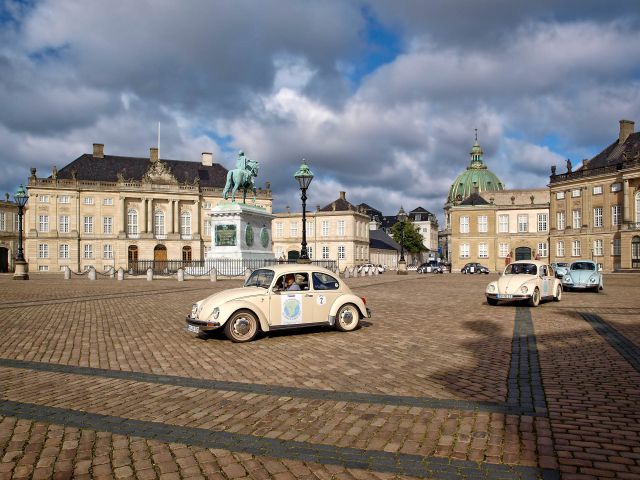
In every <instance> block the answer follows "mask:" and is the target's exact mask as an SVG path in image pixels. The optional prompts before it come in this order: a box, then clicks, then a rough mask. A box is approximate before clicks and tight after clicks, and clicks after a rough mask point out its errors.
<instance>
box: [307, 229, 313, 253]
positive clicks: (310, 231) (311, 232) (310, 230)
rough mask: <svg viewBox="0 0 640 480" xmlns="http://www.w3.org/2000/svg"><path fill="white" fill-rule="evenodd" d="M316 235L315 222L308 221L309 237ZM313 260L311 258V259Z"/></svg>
mask: <svg viewBox="0 0 640 480" xmlns="http://www.w3.org/2000/svg"><path fill="white" fill-rule="evenodd" d="M313 235H314V231H313V221H312V220H307V236H313ZM309 258H311V257H309Z"/></svg>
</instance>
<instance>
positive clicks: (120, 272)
mask: <svg viewBox="0 0 640 480" xmlns="http://www.w3.org/2000/svg"><path fill="white" fill-rule="evenodd" d="M116 278H117V279H118V280H124V268H122V267H120V268H119V269H118V274H117V276H116Z"/></svg>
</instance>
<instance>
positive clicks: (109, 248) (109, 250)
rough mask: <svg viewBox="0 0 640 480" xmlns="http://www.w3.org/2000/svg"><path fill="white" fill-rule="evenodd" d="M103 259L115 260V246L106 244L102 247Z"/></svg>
mask: <svg viewBox="0 0 640 480" xmlns="http://www.w3.org/2000/svg"><path fill="white" fill-rule="evenodd" d="M102 258H103V259H104V260H113V245H111V244H110V243H106V244H104V245H103V246H102Z"/></svg>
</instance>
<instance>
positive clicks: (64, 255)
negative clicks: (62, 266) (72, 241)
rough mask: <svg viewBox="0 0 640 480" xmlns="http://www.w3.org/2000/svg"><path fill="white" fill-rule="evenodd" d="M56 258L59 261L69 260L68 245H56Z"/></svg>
mask: <svg viewBox="0 0 640 480" xmlns="http://www.w3.org/2000/svg"><path fill="white" fill-rule="evenodd" d="M58 258H59V259H60V260H68V259H69V244H67V243H61V244H60V245H58Z"/></svg>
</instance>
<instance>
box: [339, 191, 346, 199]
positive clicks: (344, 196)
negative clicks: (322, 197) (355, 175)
mask: <svg viewBox="0 0 640 480" xmlns="http://www.w3.org/2000/svg"><path fill="white" fill-rule="evenodd" d="M346 199H347V195H346V194H345V193H344V192H340V200H346Z"/></svg>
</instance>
